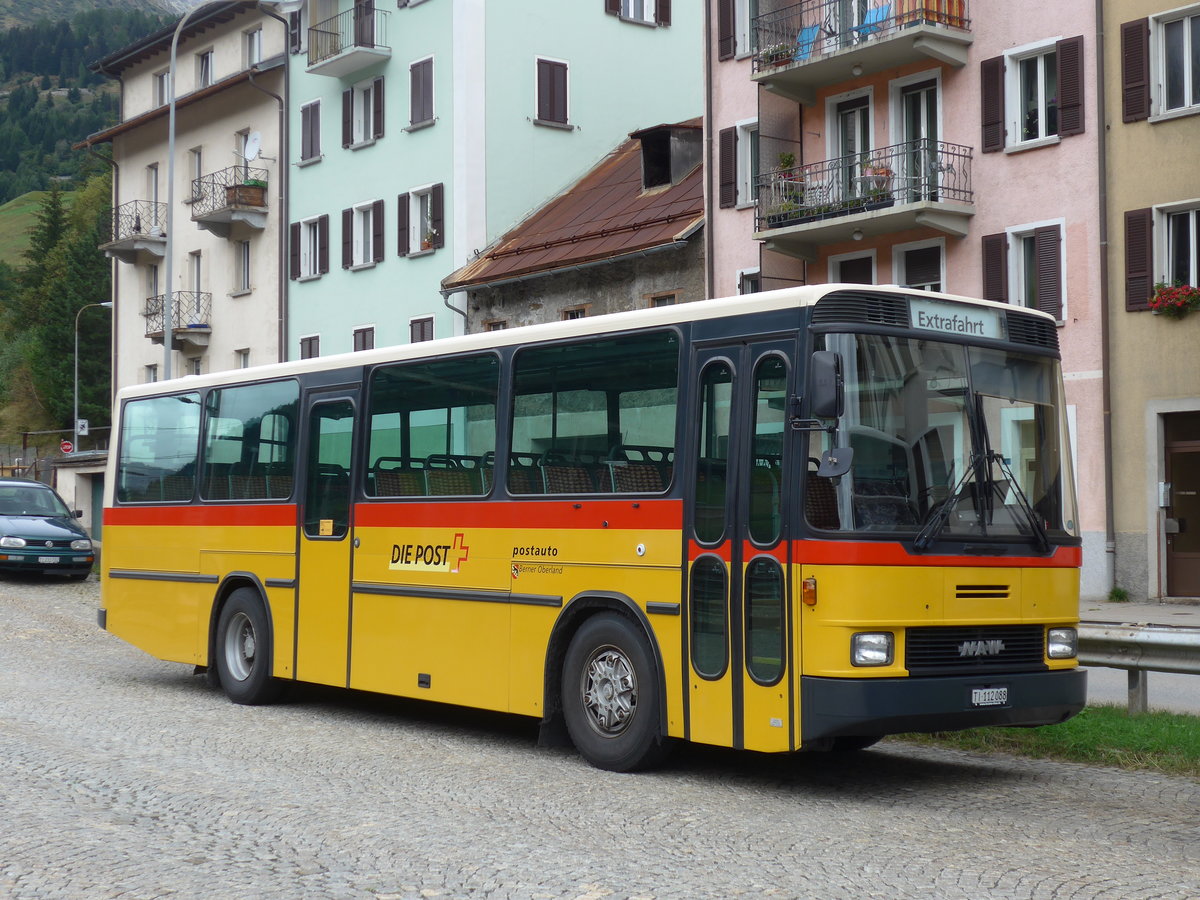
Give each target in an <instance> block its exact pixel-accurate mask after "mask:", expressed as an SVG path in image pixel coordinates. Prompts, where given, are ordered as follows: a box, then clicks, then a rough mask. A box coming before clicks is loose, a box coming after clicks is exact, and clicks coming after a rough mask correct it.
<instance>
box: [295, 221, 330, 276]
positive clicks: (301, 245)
mask: <svg viewBox="0 0 1200 900" xmlns="http://www.w3.org/2000/svg"><path fill="white" fill-rule="evenodd" d="M290 245H291V246H290V250H291V253H290V256H291V258H290V266H291V271H290V273H289V274H290V276H291V277H292V278H315V277H316V276H318V275H324V274H325V273H326V272H328V271H329V216H317V217H316V218H314V219H305V220H304V221H303V222H294V223H293V224H292V227H291V235H290Z"/></svg>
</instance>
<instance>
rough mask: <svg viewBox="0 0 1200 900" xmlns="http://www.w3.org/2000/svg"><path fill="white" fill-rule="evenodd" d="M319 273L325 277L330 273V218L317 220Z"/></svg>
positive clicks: (325, 217) (325, 216)
mask: <svg viewBox="0 0 1200 900" xmlns="http://www.w3.org/2000/svg"><path fill="white" fill-rule="evenodd" d="M317 271H318V272H319V273H320V274H322V275H324V274H325V273H326V272H328V271H329V216H328V215H324V216H321V218H319V219H317Z"/></svg>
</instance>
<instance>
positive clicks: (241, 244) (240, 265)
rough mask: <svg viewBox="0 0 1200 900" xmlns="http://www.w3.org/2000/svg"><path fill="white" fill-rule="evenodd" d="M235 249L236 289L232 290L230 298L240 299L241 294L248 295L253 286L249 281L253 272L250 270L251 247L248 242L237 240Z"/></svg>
mask: <svg viewBox="0 0 1200 900" xmlns="http://www.w3.org/2000/svg"><path fill="white" fill-rule="evenodd" d="M236 248H237V287H236V288H235V289H234V291H233V294H232V296H234V297H240V296H242V295H243V294H249V293H250V292H251V291H252V290H253V289H254V285H253V284H252V283H251V281H250V275H251V272H252V271H253V270H252V268H251V261H252V259H253V257H252V255H251V247H250V241H249V240H239V241H237V242H236Z"/></svg>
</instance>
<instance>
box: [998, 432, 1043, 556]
mask: <svg viewBox="0 0 1200 900" xmlns="http://www.w3.org/2000/svg"><path fill="white" fill-rule="evenodd" d="M992 463H996V464H997V465H999V466H1000V471H1001V473H1002V474H1003V475H1004V477H1005V479H1007V481H1008V486H1009V487H1010V488H1012V492H1013V496H1014V497H1016V498H1017V506H1018V507H1020V509H1021V512H1022V513H1024V514H1025V518H1026V519H1027V520H1028V521H1029V527H1030V529H1031V530H1032V531H1033V539H1034V542H1035V543H1036V544H1037V548H1038V551H1039V552H1040V553H1045V552H1046V551H1048V550H1049V549H1050V536H1049V535H1048V534H1046V526H1044V525H1043V524H1042V520H1041V519H1039V518H1038V514H1037V511H1036V510H1034V508H1033V505H1032V504H1031V503H1030V502H1029V498H1028V497H1026V496H1025V491H1023V490H1022V489H1021V485H1020V483H1019V482H1018V481H1017V476H1016V473H1014V472H1013V470H1012V468H1011V467H1010V466H1009V465H1008V463H1007V462H1005V460H1004V457H1003V456H1001V455H1000V454H999V453H996V452H995V451H991V452H989V454H988V480H989V481H990V482H991V484H992V488H993V490H994V491H995V492H996V496H998V497H999V498H1000V502H1001V503H1002V504H1004V505H1005V506H1007V505H1008V504H1007V503H1005V498H1004V495H1003V494H1002V493H1001V491H1000V485H999V483H998V482H996V481H995V480H994V479H993V478H992V477H991V471H992V465H991V464H992Z"/></svg>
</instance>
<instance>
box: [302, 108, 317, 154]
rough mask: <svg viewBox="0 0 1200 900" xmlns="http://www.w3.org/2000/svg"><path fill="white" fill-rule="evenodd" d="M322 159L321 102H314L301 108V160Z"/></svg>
mask: <svg viewBox="0 0 1200 900" xmlns="http://www.w3.org/2000/svg"><path fill="white" fill-rule="evenodd" d="M320 157H321V101H320V100H314V101H313V102H312V103H305V104H304V105H303V106H301V107H300V159H301V161H303V160H309V159H320Z"/></svg>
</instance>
